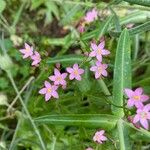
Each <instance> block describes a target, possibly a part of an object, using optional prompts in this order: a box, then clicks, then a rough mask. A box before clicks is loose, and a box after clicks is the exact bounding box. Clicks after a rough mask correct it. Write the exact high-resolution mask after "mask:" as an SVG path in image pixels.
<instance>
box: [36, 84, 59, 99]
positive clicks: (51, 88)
mask: <svg viewBox="0 0 150 150" xmlns="http://www.w3.org/2000/svg"><path fill="white" fill-rule="evenodd" d="M44 85H45V87H44V88H42V89H41V90H40V91H39V93H40V94H44V95H45V100H46V101H48V100H49V99H50V98H51V97H52V96H53V97H54V98H58V97H59V96H58V93H57V91H56V90H57V88H58V87H57V86H55V85H51V84H50V83H49V82H48V81H45V83H44Z"/></svg>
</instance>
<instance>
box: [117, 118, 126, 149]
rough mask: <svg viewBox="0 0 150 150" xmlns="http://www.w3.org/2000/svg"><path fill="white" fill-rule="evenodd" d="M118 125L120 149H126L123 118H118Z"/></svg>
mask: <svg viewBox="0 0 150 150" xmlns="http://www.w3.org/2000/svg"><path fill="white" fill-rule="evenodd" d="M117 127H118V134H119V143H120V150H126V149H125V141H124V140H125V139H124V134H123V128H124V127H123V122H122V119H119V120H118V123H117Z"/></svg>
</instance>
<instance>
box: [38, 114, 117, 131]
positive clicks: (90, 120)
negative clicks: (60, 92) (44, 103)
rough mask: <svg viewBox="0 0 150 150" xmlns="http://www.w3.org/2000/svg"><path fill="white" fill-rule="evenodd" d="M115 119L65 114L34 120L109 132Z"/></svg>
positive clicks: (102, 116)
mask: <svg viewBox="0 0 150 150" xmlns="http://www.w3.org/2000/svg"><path fill="white" fill-rule="evenodd" d="M117 119H118V118H117V117H116V116H113V115H104V114H103V115H102V114H99V115H98V114H67V115H46V116H42V117H38V118H35V122H36V123H38V124H45V123H46V124H54V125H63V126H83V127H88V128H103V129H106V130H111V129H112V128H114V127H115V125H116V122H117Z"/></svg>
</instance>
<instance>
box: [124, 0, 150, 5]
mask: <svg viewBox="0 0 150 150" xmlns="http://www.w3.org/2000/svg"><path fill="white" fill-rule="evenodd" d="M124 1H126V2H129V3H131V4H138V5H143V6H150V1H149V0H124Z"/></svg>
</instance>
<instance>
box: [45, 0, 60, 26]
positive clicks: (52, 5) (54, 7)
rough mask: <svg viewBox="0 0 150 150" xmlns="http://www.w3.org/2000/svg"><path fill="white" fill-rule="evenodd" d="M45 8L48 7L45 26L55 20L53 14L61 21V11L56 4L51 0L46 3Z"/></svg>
mask: <svg viewBox="0 0 150 150" xmlns="http://www.w3.org/2000/svg"><path fill="white" fill-rule="evenodd" d="M45 6H46V7H47V10H46V18H45V25H47V24H49V23H51V21H52V19H53V17H52V14H54V15H55V17H56V18H57V19H58V20H59V9H58V7H57V5H56V3H55V2H52V1H50V0H49V1H46V2H45Z"/></svg>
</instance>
